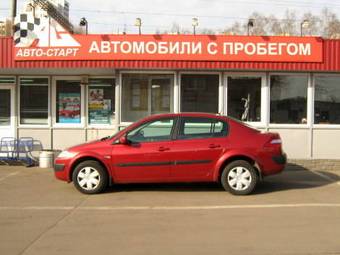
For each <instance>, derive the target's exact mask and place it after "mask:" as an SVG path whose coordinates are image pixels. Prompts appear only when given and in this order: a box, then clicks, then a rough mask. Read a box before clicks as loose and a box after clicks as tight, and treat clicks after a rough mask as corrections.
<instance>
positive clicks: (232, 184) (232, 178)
mask: <svg viewBox="0 0 340 255" xmlns="http://www.w3.org/2000/svg"><path fill="white" fill-rule="evenodd" d="M258 180H259V177H258V174H257V172H256V170H255V168H254V167H253V166H252V165H251V164H250V163H248V162H247V161H245V160H236V161H233V162H231V163H229V164H228V165H227V166H226V167H225V168H224V169H223V172H222V175H221V183H222V186H223V188H224V189H225V190H226V191H229V192H230V193H232V194H234V195H248V194H250V193H252V192H253V191H254V189H255V187H256V184H257V182H258Z"/></svg>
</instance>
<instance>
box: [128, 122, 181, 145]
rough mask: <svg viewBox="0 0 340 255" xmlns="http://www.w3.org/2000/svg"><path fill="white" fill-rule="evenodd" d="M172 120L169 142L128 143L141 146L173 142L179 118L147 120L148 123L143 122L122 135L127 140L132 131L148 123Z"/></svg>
mask: <svg viewBox="0 0 340 255" xmlns="http://www.w3.org/2000/svg"><path fill="white" fill-rule="evenodd" d="M171 119H172V120H173V124H172V128H171V133H170V139H169V140H161V141H143V142H132V141H130V140H129V142H131V144H143V143H160V142H170V141H173V140H174V137H175V135H176V134H177V125H178V122H179V117H178V116H174V117H162V118H158V119H153V120H149V121H145V122H142V123H141V124H140V125H138V126H137V127H135V128H133V129H131V130H129V131H128V132H126V133H125V134H124V136H126V138H128V135H129V133H131V132H133V131H134V130H136V129H138V128H140V127H141V126H143V125H146V124H148V123H153V122H156V121H161V120H171Z"/></svg>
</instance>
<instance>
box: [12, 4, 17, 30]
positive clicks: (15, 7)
mask: <svg viewBox="0 0 340 255" xmlns="http://www.w3.org/2000/svg"><path fill="white" fill-rule="evenodd" d="M15 16H17V0H11V21H12V29H11V31H12V32H11V33H12V35H14V19H15Z"/></svg>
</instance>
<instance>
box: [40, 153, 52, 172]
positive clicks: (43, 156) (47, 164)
mask: <svg viewBox="0 0 340 255" xmlns="http://www.w3.org/2000/svg"><path fill="white" fill-rule="evenodd" d="M53 161H54V152H53V151H42V152H40V155H39V167H40V168H51V167H53Z"/></svg>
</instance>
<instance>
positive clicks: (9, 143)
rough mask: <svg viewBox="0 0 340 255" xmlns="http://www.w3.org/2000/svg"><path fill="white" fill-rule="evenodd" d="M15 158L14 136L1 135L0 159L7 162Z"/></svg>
mask: <svg viewBox="0 0 340 255" xmlns="http://www.w3.org/2000/svg"><path fill="white" fill-rule="evenodd" d="M16 160H17V139H15V138H14V137H3V138H1V141H0V161H2V162H4V163H6V164H8V162H10V161H16Z"/></svg>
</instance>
